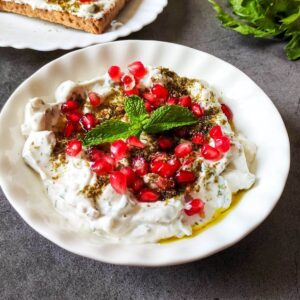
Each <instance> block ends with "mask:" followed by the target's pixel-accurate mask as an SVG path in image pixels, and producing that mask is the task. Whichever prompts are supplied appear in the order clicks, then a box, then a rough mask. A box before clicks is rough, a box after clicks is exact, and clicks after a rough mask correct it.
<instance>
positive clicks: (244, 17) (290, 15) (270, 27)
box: [208, 0, 300, 60]
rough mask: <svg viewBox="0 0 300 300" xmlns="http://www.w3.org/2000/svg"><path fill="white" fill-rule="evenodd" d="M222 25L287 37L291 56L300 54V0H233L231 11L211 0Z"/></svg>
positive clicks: (248, 32) (243, 31) (258, 34)
mask: <svg viewBox="0 0 300 300" xmlns="http://www.w3.org/2000/svg"><path fill="white" fill-rule="evenodd" d="M208 2H210V3H211V4H212V6H213V8H214V10H215V11H216V13H217V18H218V19H219V20H220V21H221V23H222V25H223V26H224V27H225V28H227V29H231V30H234V31H237V32H239V33H240V34H244V35H253V36H255V37H258V38H273V37H276V38H278V39H283V40H285V41H287V42H288V44H287V45H286V47H285V51H286V53H287V56H288V58H289V59H291V60H296V59H298V58H300V49H299V47H300V46H299V43H300V42H299V35H300V7H299V5H300V0H274V1H270V0H229V4H230V8H231V14H230V13H227V12H225V11H224V10H223V8H222V7H221V6H220V5H219V4H218V3H217V1H215V0H208Z"/></svg>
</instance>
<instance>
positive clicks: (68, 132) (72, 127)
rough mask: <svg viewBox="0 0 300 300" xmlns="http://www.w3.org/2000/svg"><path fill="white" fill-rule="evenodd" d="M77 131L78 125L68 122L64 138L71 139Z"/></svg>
mask: <svg viewBox="0 0 300 300" xmlns="http://www.w3.org/2000/svg"><path fill="white" fill-rule="evenodd" d="M76 130H77V126H76V124H74V123H72V122H67V123H66V125H65V128H64V136H65V137H66V138H69V137H70V136H71V135H72V134H73V133H74V132H75V131H76Z"/></svg>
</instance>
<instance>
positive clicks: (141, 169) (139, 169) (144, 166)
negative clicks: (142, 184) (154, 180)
mask: <svg viewBox="0 0 300 300" xmlns="http://www.w3.org/2000/svg"><path fill="white" fill-rule="evenodd" d="M132 167H133V170H134V171H135V172H136V174H137V175H139V176H144V175H146V174H147V173H148V170H149V164H148V163H147V161H146V159H145V158H144V157H142V156H138V157H135V158H134V159H133V161H132Z"/></svg>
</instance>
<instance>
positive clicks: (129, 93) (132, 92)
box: [125, 87, 140, 97]
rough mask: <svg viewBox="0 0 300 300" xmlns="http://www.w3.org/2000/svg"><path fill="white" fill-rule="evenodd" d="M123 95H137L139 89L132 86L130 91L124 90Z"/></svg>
mask: <svg viewBox="0 0 300 300" xmlns="http://www.w3.org/2000/svg"><path fill="white" fill-rule="evenodd" d="M125 95H126V96H127V97H129V96H132V95H136V96H139V95H140V91H139V90H138V89H137V88H136V87H135V88H133V89H132V90H130V91H125Z"/></svg>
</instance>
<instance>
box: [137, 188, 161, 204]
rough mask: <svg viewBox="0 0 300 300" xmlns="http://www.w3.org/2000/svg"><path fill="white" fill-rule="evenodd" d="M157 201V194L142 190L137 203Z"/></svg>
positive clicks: (149, 190)
mask: <svg viewBox="0 0 300 300" xmlns="http://www.w3.org/2000/svg"><path fill="white" fill-rule="evenodd" d="M158 199H159V194H158V193H156V192H155V191H153V190H151V189H143V190H141V191H140V194H139V201H141V202H155V201H157V200H158Z"/></svg>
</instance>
